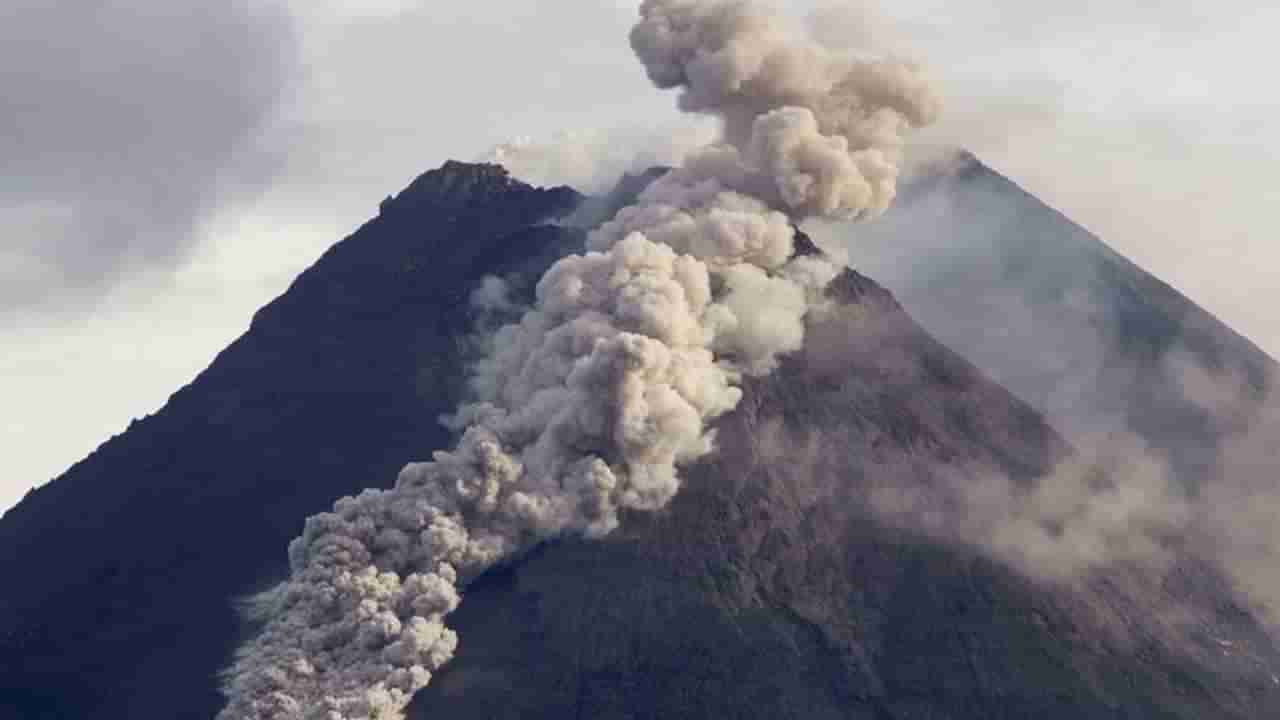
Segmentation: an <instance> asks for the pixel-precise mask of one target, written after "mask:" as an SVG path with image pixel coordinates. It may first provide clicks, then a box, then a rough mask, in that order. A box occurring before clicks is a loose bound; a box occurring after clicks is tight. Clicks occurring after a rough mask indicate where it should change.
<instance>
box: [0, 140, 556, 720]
mask: <svg viewBox="0 0 1280 720" xmlns="http://www.w3.org/2000/svg"><path fill="white" fill-rule="evenodd" d="M578 201H579V197H578V196H577V195H576V194H575V193H574V192H572V191H570V190H567V189H560V190H547V191H542V190H535V189H533V188H530V187H528V186H525V185H522V184H519V183H516V182H513V181H511V180H509V179H508V178H507V177H506V174H505V172H504V171H502V170H501V168H497V167H492V166H490V167H483V166H481V167H477V166H463V165H457V164H450V165H446V166H445V167H444V168H442V169H440V170H436V171H433V172H431V173H427V174H426V175H423V176H422V177H420V178H418V179H417V180H416V181H415V182H414V183H413V184H412V185H411V186H410V187H409V188H408V189H407V190H405V191H404V192H403V193H401V194H400V195H399V196H398V197H396V198H395V199H391V200H388V202H386V203H384V204H383V208H382V212H381V214H380V216H379V217H377V218H376V219H374V220H372V221H370V222H369V223H368V224H366V225H365V226H364V227H362V228H361V229H360V230H359V231H358V232H356V233H355V234H354V235H352V236H351V237H349V238H348V239H346V240H344V241H343V242H341V243H338V244H337V245H335V246H334V247H333V248H332V249H330V250H329V251H328V252H327V253H326V254H325V255H324V257H323V258H321V259H320V260H319V261H318V262H317V263H316V264H315V265H314V266H313V267H312V268H311V269H309V270H307V271H306V272H304V273H303V274H302V275H301V276H300V277H299V278H298V279H297V280H296V281H295V282H294V283H293V285H292V287H290V288H289V290H288V292H286V293H285V294H284V295H283V296H281V297H280V298H278V299H277V300H275V301H274V302H272V303H271V304H269V305H267V306H266V307H264V308H263V309H262V310H261V311H259V312H258V313H257V315H256V316H255V318H254V320H253V324H252V326H251V328H250V329H249V331H248V332H247V333H245V335H244V336H243V337H241V338H240V339H238V340H237V341H236V342H235V343H233V344H232V345H231V346H230V347H228V348H227V349H226V350H225V351H223V352H222V353H221V354H220V355H219V356H218V358H217V359H216V360H215V361H214V362H213V364H212V365H211V366H210V367H209V369H208V370H206V371H205V372H203V373H202V374H201V375H200V376H199V377H198V378H197V379H196V380H195V381H194V382H193V383H191V385H189V386H187V387H186V388H183V389H182V390H180V391H179V392H177V393H175V394H174V395H173V397H172V398H171V399H170V401H169V402H168V403H167V404H166V405H165V407H164V408H163V409H161V410H160V411H159V412H157V413H156V414H155V415H153V416H150V417H147V418H145V419H143V420H141V421H138V422H136V423H134V424H133V425H131V426H130V428H129V430H128V431H127V432H125V433H123V434H121V435H119V436H117V437H114V438H112V439H111V440H109V441H108V442H106V443H104V444H103V445H102V447H101V448H99V449H98V450H97V451H96V452H95V453H93V454H92V455H91V456H90V457H89V458H87V459H86V460H84V461H83V462H81V463H79V464H77V465H76V466H75V467H73V468H72V469H71V470H70V471H68V472H67V473H66V474H65V475H64V476H62V477H60V478H58V479H57V480H55V481H54V482H53V483H51V484H49V485H47V486H45V487H43V488H41V489H39V490H36V491H34V492H32V493H31V494H29V495H28V496H27V497H26V498H25V499H24V500H23V501H22V503H21V504H19V505H18V506H17V507H15V508H14V509H12V510H11V511H9V512H8V513H6V514H5V516H4V518H3V520H0V577H5V578H8V580H7V581H6V582H5V583H4V584H3V587H0V718H4V720H10V719H14V720H17V719H20V720H37V719H43V718H50V719H52V718H57V719H58V720H71V719H73V718H76V719H78V718H95V719H102V720H107V719H115V718H119V719H121V720H124V719H128V720H141V719H145V718H164V719H165V720H169V719H170V718H191V719H192V720H208V718H210V717H212V716H213V713H214V712H215V709H216V708H217V707H218V706H219V703H220V696H219V695H218V693H217V691H216V682H215V679H214V674H215V673H216V672H217V671H218V669H219V668H220V667H222V666H223V665H224V664H225V662H226V658H227V654H228V652H230V650H231V648H232V647H233V646H234V644H235V642H236V637H237V634H238V632H239V625H238V621H237V618H236V614H235V612H234V610H233V608H232V605H231V601H232V599H233V598H235V597H238V596H241V595H243V594H245V593H248V592H250V591H252V590H254V589H256V588H258V587H259V586H260V585H261V584H263V583H266V582H268V581H269V580H272V579H275V578H278V577H279V576H280V574H281V573H282V572H283V571H284V569H285V558H284V553H283V549H284V548H285V546H286V544H287V543H288V541H289V540H290V539H291V538H292V537H293V536H295V535H296V534H297V533H298V530H299V528H300V527H301V521H302V519H303V518H304V517H306V516H307V515H308V514H310V513H313V512H316V511H319V510H321V509H323V508H327V507H329V506H330V505H331V504H332V502H333V500H334V499H335V498H337V497H339V496H341V495H344V494H350V493H352V492H356V491H358V490H360V489H361V488H363V487H366V486H370V485H377V484H380V483H381V484H389V483H391V482H392V481H393V480H394V478H395V475H396V472H397V471H398V470H399V468H400V467H401V466H402V465H403V464H404V463H405V462H407V461H409V460H413V459H417V458H421V457H422V456H423V455H424V453H426V452H427V451H429V450H430V449H432V448H436V447H440V446H443V445H445V444H446V443H447V442H448V440H449V437H448V434H447V433H446V432H445V431H444V429H443V428H441V427H440V425H439V423H438V422H437V419H436V418H437V416H439V415H440V414H441V413H443V412H446V411H449V410H452V409H453V407H454V406H455V404H456V402H457V392H458V389H459V387H460V384H461V380H462V372H461V366H460V362H461V360H460V357H459V353H458V344H459V343H460V342H461V340H462V338H463V337H465V336H466V334H467V333H469V332H470V331H471V329H472V326H471V322H472V321H471V319H470V318H469V315H468V295H469V293H470V292H471V291H472V289H473V288H474V287H475V286H476V285H477V284H478V283H479V281H480V278H481V276H482V274H483V273H487V272H502V271H504V270H507V269H513V268H515V267H517V266H519V265H520V264H521V263H526V262H533V263H535V264H538V263H539V257H540V256H543V255H546V254H548V253H551V254H557V253H558V252H563V250H564V248H563V244H564V243H573V242H575V241H578V240H579V238H578V237H577V236H576V235H575V234H574V233H572V232H568V231H564V230H560V229H557V228H546V227H543V228H539V227H534V224H536V223H537V222H539V221H541V220H542V219H544V218H547V217H550V216H554V215H559V214H563V213H565V212H568V211H569V210H571V209H573V208H574V207H575V206H576V205H577V203H578ZM547 262H548V261H546V260H543V261H542V264H544V265H545V264H546V263H547Z"/></svg>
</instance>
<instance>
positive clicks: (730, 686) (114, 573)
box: [0, 164, 1280, 720]
mask: <svg viewBox="0 0 1280 720" xmlns="http://www.w3.org/2000/svg"><path fill="white" fill-rule="evenodd" d="M578 200H579V198H578V197H577V196H576V195H575V194H574V193H572V192H571V191H568V190H563V189H562V190H552V191H539V190H534V189H533V188H529V187H527V186H524V185H521V184H519V183H514V182H512V181H510V180H508V179H507V178H506V176H505V174H504V173H502V172H501V170H500V169H497V168H493V167H489V166H463V165H456V164H451V165H448V166H446V167H445V168H442V169H441V170H438V171H434V172H432V173H428V174H427V175H424V176H423V177H422V178H419V179H418V181H416V182H415V183H414V184H413V185H412V186H411V187H410V188H409V189H408V190H406V191H405V192H404V193H402V194H401V195H400V196H398V197H397V198H395V199H393V200H390V201H389V202H387V203H385V204H384V207H383V211H382V213H381V215H380V216H379V217H378V218H377V219H375V220H373V221H371V222H370V223H369V224H367V225H366V226H365V227H363V228H362V229H361V230H360V231H358V232H357V233H355V234H354V235H353V236H352V237H350V238H348V239H347V240H345V241H343V242H342V243H340V244H339V245H337V246H335V247H334V248H333V249H332V250H331V251H330V252H329V253H327V254H326V255H325V257H324V258H322V259H321V260H320V261H319V262H317V263H316V265H315V266H314V267H312V268H311V269H310V270H308V271H307V272H306V273H304V274H303V275H302V276H300V277H299V278H298V280H297V281H296V282H295V283H294V285H293V286H292V287H291V288H290V290H289V291H288V292H287V293H286V294H285V295H283V296H282V297H281V298H279V299H278V300H276V301H275V302H273V303H272V304H271V305H269V306H267V307H266V308H264V309H263V310H262V311H261V312H260V313H259V314H258V315H257V316H256V317H255V319H254V322H253V325H252V327H251V329H250V330H249V332H247V333H246V335H245V336H244V337H242V338H241V339H240V340H238V341H237V342H236V343H234V344H233V345H232V346H231V347H229V348H228V349H227V350H226V351H224V352H223V353H222V354H221V355H220V356H219V357H218V358H217V360H216V361H215V362H214V363H213V365H212V366H211V367H210V368H209V369H208V370H207V371H206V372H205V373H203V374H202V375H201V376H200V377H199V378H197V379H196V381H195V382H193V383H192V384H191V385H190V386H188V387H187V388H184V389H183V390H182V391H180V392H178V393H177V394H175V395H174V396H173V398H172V399H171V401H170V403H169V404H168V405H166V407H165V408H164V409H162V410H161V411H160V412H158V413H157V414H156V415H154V416H152V417H149V418H146V419H144V420H142V421H140V422H138V423H136V424H135V425H134V426H132V427H131V428H130V429H129V431H128V432H126V433H124V434H123V435H121V436H119V437H117V438H114V439H112V440H111V441H109V442H108V443H106V444H105V445H104V446H103V447H102V448H100V449H99V450H98V451H97V452H96V453H94V454H93V455H92V456H90V457H89V458H88V459H86V460H85V461H84V462H82V463H80V464H79V465H77V466H76V467H75V468H73V469H72V470H71V471H70V472H68V473H67V474H66V475H65V476H63V477H62V478H60V479H58V480H57V481H55V482H54V483H53V484H51V485H50V486H48V487H46V488H44V489H41V490H39V491H37V492H34V493H32V494H31V495H29V496H28V497H27V498H26V499H25V500H24V501H23V503H22V504H21V505H19V506H18V507H17V508H15V509H14V510H12V511H11V512H9V513H7V514H6V515H5V516H4V518H3V519H0V571H3V573H4V575H3V577H6V578H16V579H17V581H16V582H12V583H9V584H8V585H7V586H6V587H5V588H4V589H3V590H0V718H2V719H3V720H11V719H16V718H21V719H22V720H33V719H36V718H41V719H43V718H59V719H62V718H76V719H78V718H95V720H99V719H101V720H139V719H149V718H164V719H166V720H167V719H169V718H193V719H195V718H198V719H200V720H207V719H208V718H210V717H212V715H213V714H214V713H215V712H216V710H217V708H218V707H220V698H219V697H218V696H217V693H216V681H215V677H214V674H215V673H216V671H217V669H218V668H219V667H221V666H222V665H223V664H224V663H225V661H226V659H227V654H228V653H229V652H230V650H231V649H232V648H233V647H234V646H235V644H236V640H237V637H236V636H237V633H239V632H240V631H241V630H240V628H239V626H238V624H237V622H236V618H235V615H234V613H233V611H232V608H231V601H232V599H233V598H235V597H239V596H242V595H243V594H245V593H247V592H250V591H252V590H254V589H256V588H258V587H261V586H262V585H263V584H265V583H267V582H270V581H272V580H274V579H276V578H278V577H279V576H280V575H281V574H282V573H283V572H284V569H285V565H286V560H285V552H284V550H285V546H286V543H287V541H288V540H289V539H290V538H291V537H292V536H293V535H295V534H296V533H297V532H298V530H299V529H300V527H301V523H302V520H303V518H304V517H305V516H306V515H307V514H309V513H312V512H315V511H317V510H320V509H324V508H327V507H329V505H330V504H331V503H332V501H333V499H334V498H336V497H338V496H340V495H343V494H348V493H351V492H354V491H356V490H358V489H360V488H362V487H364V486H367V485H386V484H389V483H390V482H391V481H392V480H393V478H394V477H395V474H396V471H397V470H398V469H399V467H400V466H401V465H402V464H403V463H405V462H407V461H409V460H414V459H420V458H423V457H425V456H427V455H428V454H429V453H430V451H431V450H433V449H436V448H439V447H442V446H444V445H446V444H447V443H448V441H449V438H448V437H447V435H446V434H445V433H444V432H443V431H442V430H441V428H440V427H439V426H438V424H437V422H436V418H437V416H438V415H439V414H440V413H442V412H444V411H446V410H448V409H451V408H452V407H453V405H454V404H455V402H456V400H457V393H458V391H459V387H460V385H461V379H462V373H461V365H462V353H461V352H460V350H459V347H460V345H462V344H463V343H464V342H465V340H464V339H465V337H466V336H467V334H468V333H469V332H470V330H471V327H472V322H473V318H472V317H470V312H469V309H468V305H467V296H468V294H469V293H470V292H471V290H472V289H473V288H474V287H475V286H476V285H477V283H478V282H479V280H480V278H481V276H482V275H483V274H485V273H495V272H496V273H502V272H506V271H509V270H519V269H527V270H528V271H529V272H537V271H538V270H539V269H540V268H541V267H542V266H545V265H546V264H547V263H548V262H549V261H550V259H551V258H552V257H554V256H556V255H558V254H560V253H562V252H563V251H564V250H565V249H566V248H570V247H574V246H576V245H577V244H578V243H580V241H581V236H580V234H579V233H577V232H575V231H572V230H567V229H563V228H559V227H550V226H540V225H538V224H537V223H538V222H539V221H540V220H542V219H543V218H546V217H549V216H553V215H557V214H562V213H565V212H568V211H570V210H571V209H572V208H573V207H575V206H576V204H577V203H578ZM833 292H835V293H836V294H837V296H838V297H839V298H840V299H842V301H843V302H844V303H845V308H844V310H843V311H842V312H841V313H839V314H838V315H837V316H836V317H835V318H834V319H832V320H831V321H830V322H827V323H823V324H820V325H818V326H816V327H814V328H813V331H812V333H811V335H810V337H809V343H808V347H807V349H806V350H805V351H804V352H802V353H800V354H798V355H797V356H796V357H793V358H791V359H789V360H788V361H787V362H786V363H785V364H784V367H783V368H782V369H780V370H779V372H778V373H777V374H775V375H773V376H771V377H769V378H765V379H762V380H757V381H752V382H751V383H750V384H749V385H748V387H747V388H746V390H747V397H746V398H745V399H744V402H743V404H742V406H741V407H740V408H739V410H738V411H736V412H735V413H733V414H732V415H731V416H729V417H727V418H725V419H724V421H723V423H722V427H721V444H722V446H723V452H722V453H720V454H719V455H718V456H717V457H716V458H714V459H712V460H710V461H708V462H706V463H704V464H702V465H699V466H698V467H696V468H694V469H692V470H691V472H690V473H689V483H688V487H687V489H686V492H684V493H683V494H682V495H681V496H680V497H679V498H678V499H677V501H676V502H675V504H674V505H673V506H672V507H671V508H670V510H669V511H667V512H665V513H663V514H660V515H658V516H637V517H631V518H628V519H627V522H626V523H625V524H624V528H623V530H622V531H621V532H619V533H618V534H616V535H615V536H614V537H612V538H610V539H609V540H608V541H606V542H602V543H582V542H577V541H564V542H560V543H557V544H554V545H552V546H549V547H545V548H543V549H541V550H539V551H537V552H535V553H534V554H533V555H532V556H530V557H528V558H526V559H525V560H523V561H522V562H520V563H518V564H516V565H515V566H513V567H510V568H505V569H501V570H498V571H495V572H493V573H490V574H489V575H487V576H485V577H484V578H482V579H481V580H480V581H479V583H478V584H477V586H476V587H474V588H472V590H471V591H470V593H469V594H468V596H467V599H466V600H465V602H464V603H463V606H462V608H461V609H460V610H459V614H458V617H457V626H458V629H459V630H460V632H461V635H462V649H461V653H460V655H459V657H458V659H457V662H456V664H454V665H452V666H450V667H449V668H448V669H447V670H446V672H444V673H442V674H441V676H440V677H439V678H438V683H437V684H435V685H433V686H431V687H430V688H428V690H427V691H426V692H425V693H424V694H423V695H422V697H421V698H420V702H419V704H418V708H417V711H418V712H420V713H423V714H433V715H440V714H443V715H444V716H446V717H451V718H452V717H459V718H467V717H486V718H487V717H539V716H541V717H555V716H560V715H563V714H566V713H573V714H574V716H581V717H601V716H603V717H634V718H642V717H643V718H649V717H654V718H656V717H659V716H664V717H688V718H705V717H744V718H752V717H760V718H765V717H769V718H774V717H791V716H799V715H800V714H801V713H804V714H806V715H815V716H830V717H853V718H875V720H906V719H907V718H955V719H956V720H960V719H961V718H963V719H964V720H988V719H990V718H1001V717H1007V718H1024V717H1037V718H1041V717H1043V718H1045V720H1052V719H1053V718H1064V719H1065V718H1071V719H1072V720H1075V719H1076V718H1080V717H1090V718H1093V717H1100V718H1161V717H1167V718H1188V719H1190V718H1197V719H1198V720H1199V719H1202V720H1213V719H1215V718H1250V717H1264V716H1266V715H1265V714H1260V713H1267V712H1271V711H1272V710H1274V708H1275V706H1274V705H1273V704H1271V703H1272V702H1273V700H1274V693H1275V690H1274V687H1275V685H1274V683H1273V682H1272V678H1271V676H1270V674H1269V673H1270V672H1271V670H1270V668H1272V667H1275V666H1276V665H1277V664H1280V661H1277V658H1276V654H1275V650H1274V648H1272V647H1271V646H1270V645H1268V644H1267V643H1266V641H1265V639H1264V638H1263V637H1262V635H1261V633H1260V631H1259V630H1258V628H1257V626H1256V624H1255V623H1254V622H1253V621H1252V619H1251V618H1250V617H1249V615H1248V614H1247V613H1245V612H1244V611H1242V610H1241V609H1239V607H1238V606H1237V605H1236V604H1235V603H1234V602H1233V601H1232V599H1231V598H1229V597H1226V596H1224V595H1222V594H1221V592H1222V591H1221V590H1220V589H1219V588H1220V585H1218V584H1216V582H1215V580H1216V578H1215V577H1214V576H1213V575H1212V574H1211V573H1208V572H1207V571H1204V570H1203V569H1201V568H1196V567H1194V566H1190V565H1189V566H1188V568H1187V569H1186V570H1185V572H1184V573H1183V575H1182V576H1180V577H1181V578H1182V580H1183V582H1181V583H1176V584H1175V585H1177V587H1175V588H1173V589H1172V590H1170V589H1167V588H1165V587H1163V586H1157V587H1154V588H1142V589H1143V590H1147V591H1149V593H1147V594H1144V593H1139V592H1135V591H1133V590H1132V589H1131V588H1128V586H1126V585H1125V584H1124V583H1123V582H1121V580H1122V578H1115V577H1111V578H1105V577H1104V578H1099V580H1098V582H1096V583H1093V584H1091V585H1090V586H1088V587H1084V588H1075V589H1066V588H1054V587H1048V586H1044V585H1040V584H1037V583H1033V582H1031V581H1029V580H1026V579H1024V578H1022V577H1020V576H1019V575H1017V574H1016V573H1014V572H1013V571H1011V570H1009V569H1008V568H1004V567H1002V566H1000V565H997V564H993V563H992V562H990V561H988V560H984V559H983V558H981V557H980V556H978V555H977V554H975V553H973V552H970V551H968V550H965V549H963V547H962V546H957V545H954V544H950V543H946V544H944V543H940V542H936V541H933V540H930V539H929V538H927V537H923V536H920V535H917V534H912V533H910V532H907V531H904V530H902V529H895V528H893V527H888V526H885V525H884V524H882V523H879V522H877V521H875V520H874V518H873V517H872V515H871V514H870V513H869V511H868V508H867V498H868V497H871V496H872V495H873V494H874V493H875V492H877V491H885V490H889V491H894V490H896V489H903V488H908V489H909V488H912V487H927V486H929V485H931V484H934V483H937V482H940V481H941V478H942V476H943V475H947V474H951V473H954V474H958V475H960V476H964V477H972V476H973V475H974V474H975V473H979V472H985V471H990V472H999V473H1004V474H1008V475H1011V476H1013V477H1015V478H1017V479H1019V480H1020V481H1029V480H1030V479H1032V478H1033V477H1035V476H1037V475H1040V474H1042V473H1044V472H1045V470H1046V469H1047V468H1049V467H1050V466H1051V465H1052V464H1053V462H1054V461H1056V460H1057V459H1058V458H1060V457H1062V456H1063V455H1064V454H1065V453H1067V452H1069V448H1067V447H1066V445H1065V444H1064V443H1063V441H1062V440H1061V439H1059V438H1058V437H1057V435H1056V434H1055V433H1054V432H1053V430H1051V429H1050V428H1049V427H1048V426H1047V425H1046V423H1045V422H1044V421H1043V419H1042V418H1041V417H1040V416H1039V415H1037V414H1036V413H1035V412H1034V411H1033V410H1031V409H1030V408H1029V407H1027V406H1026V405H1024V404H1022V403H1021V402H1020V401H1018V400H1016V399H1015V398H1014V397H1013V396H1012V395H1010V394H1009V393H1008V392H1006V391H1004V390H1003V389H1001V388H1000V387H999V386H997V385H995V384H993V383H991V382H990V381H988V380H986V379H985V378H984V377H983V376H982V375H981V374H980V373H979V372H978V371H976V370H975V369H974V368H973V367H972V366H970V365H969V364H968V363H967V362H965V361H963V360H961V359H960V358H959V357H958V356H956V355H955V354H953V353H952V352H950V351H949V350H947V349H946V348H945V347H943V346H942V345H940V344H939V343H937V342H935V341H934V340H932V339H931V338H930V337H929V336H928V335H927V334H925V333H924V332H923V331H921V330H920V329H919V327H917V326H916V325H915V324H914V322H913V321H911V319H910V318H908V317H907V315H906V314H905V313H904V312H902V310H901V308H899V307H898V306H897V304H896V302H895V301H894V300H893V299H892V298H891V297H890V296H889V294H888V293H887V292H886V291H884V290H883V289H881V288H880V287H879V286H878V285H876V284H875V283H874V282H872V281H870V280H868V279H866V278H864V277H862V276H859V275H856V274H853V273H847V274H846V275H845V276H843V277H842V278H841V279H840V280H839V282H838V283H837V284H836V286H835V289H834V290H833ZM1175 591H1176V594H1177V595H1178V598H1177V600H1178V602H1179V608H1180V610H1181V611H1182V614H1181V615H1180V618H1181V619H1180V621H1179V622H1178V623H1177V624H1175V625H1172V626H1170V625H1168V624H1166V623H1164V622H1163V621H1162V620H1161V619H1160V618H1159V617H1158V614H1159V612H1160V610H1161V609H1162V607H1164V603H1165V601H1166V600H1169V599H1172V598H1166V597H1165V596H1166V595H1169V594H1172V593H1175ZM1217 638H1221V639H1226V640H1228V641H1230V642H1233V643H1234V645H1233V647H1234V648H1236V650H1235V651H1234V652H1233V653H1232V654H1230V656H1228V655H1227V654H1226V653H1224V652H1222V651H1221V649H1220V648H1219V647H1218V646H1216V645H1213V644H1212V643H1213V640H1211V639H1217Z"/></svg>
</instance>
